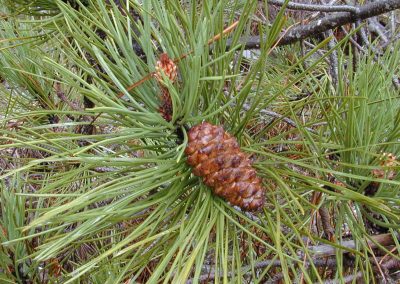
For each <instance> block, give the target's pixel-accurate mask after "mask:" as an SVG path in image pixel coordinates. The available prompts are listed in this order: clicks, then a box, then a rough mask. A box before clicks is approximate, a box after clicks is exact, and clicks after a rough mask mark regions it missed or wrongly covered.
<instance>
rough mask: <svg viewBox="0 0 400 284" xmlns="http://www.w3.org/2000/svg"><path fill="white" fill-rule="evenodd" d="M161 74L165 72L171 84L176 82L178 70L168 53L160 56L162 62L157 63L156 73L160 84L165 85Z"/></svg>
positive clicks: (155, 75)
mask: <svg viewBox="0 0 400 284" xmlns="http://www.w3.org/2000/svg"><path fill="white" fill-rule="evenodd" d="M161 72H164V74H165V75H166V76H167V77H168V78H169V79H170V80H171V82H174V81H175V79H176V76H177V68H176V65H175V63H174V61H173V60H171V59H170V58H169V57H168V55H167V54H166V53H163V54H161V55H160V60H158V61H157V62H156V73H155V74H154V77H156V79H157V80H158V82H159V83H160V84H163V82H162V75H161Z"/></svg>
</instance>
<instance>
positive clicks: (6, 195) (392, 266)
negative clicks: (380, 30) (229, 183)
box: [0, 0, 400, 283]
mask: <svg viewBox="0 0 400 284" xmlns="http://www.w3.org/2000/svg"><path fill="white" fill-rule="evenodd" d="M0 3H1V4H2V5H0V6H1V7H2V8H1V22H0V25H1V27H0V77H1V79H2V82H3V83H2V84H0V123H1V128H0V134H1V135H0V200H1V211H0V226H1V232H0V243H1V247H0V272H1V275H0V277H1V278H0V279H1V281H3V282H4V283H122V282H125V283H136V282H137V283H145V282H146V283H161V282H163V283H186V282H187V283H198V282H206V283H207V282H214V281H215V282H217V283H219V282H223V283H226V282H233V283H246V282H248V283H253V282H254V283H258V282H260V283H265V282H268V281H269V282H275V281H279V280H283V281H285V282H288V283H291V282H302V281H304V282H307V283H312V282H324V281H329V280H332V281H333V280H334V281H338V282H341V283H342V282H345V281H349V280H350V281H351V280H355V279H361V280H363V281H364V282H367V283H369V282H373V281H381V280H388V279H392V278H393V279H395V278H396V277H398V273H397V276H396V273H395V272H396V267H398V266H400V265H399V260H400V258H399V253H400V244H399V239H398V236H399V235H398V234H399V224H400V220H399V218H400V217H399V216H400V202H399V200H400V199H399V197H400V193H399V185H400V181H399V178H398V176H397V170H398V167H399V164H398V162H397V160H396V158H395V157H394V156H397V155H398V154H399V138H400V126H399V125H400V123H399V122H400V121H399V120H400V116H399V90H398V89H396V84H394V82H393V80H394V79H395V78H396V76H398V74H399V71H400V70H399V69H400V68H399V66H400V53H399V50H400V43H399V42H398V41H396V40H393V41H391V42H390V43H387V44H386V45H385V47H384V48H383V47H382V44H381V42H380V41H379V38H376V40H375V41H371V40H373V39H374V38H372V37H371V38H369V40H370V41H371V43H370V44H369V45H364V46H363V47H362V50H361V51H360V50H358V49H357V46H356V44H357V42H356V43H354V42H353V43H351V41H350V40H353V41H354V38H353V37H356V36H355V34H356V32H357V30H349V31H348V32H349V33H348V34H343V33H342V34H340V35H339V34H335V35H334V34H331V35H330V36H329V35H328V36H327V37H322V38H315V39H312V40H310V41H309V42H308V43H307V44H306V45H305V44H304V43H303V44H293V45H290V46H285V47H277V46H276V43H277V41H278V42H279V38H280V33H281V32H282V31H283V30H284V29H285V28H287V27H289V26H290V25H292V24H293V23H295V22H296V21H298V20H297V19H296V17H295V16H293V15H292V14H291V13H288V12H285V10H284V9H280V10H279V11H275V10H271V9H270V6H268V5H267V3H263V2H259V1H239V0H237V1H212V0H210V1H200V2H198V1H177V0H176V1H175V0H173V1H152V0H151V1H143V3H141V2H138V1H114V2H113V1H102V0H86V1H60V0H57V1H47V0H37V1H24V0H18V1H16V0H14V1H6V0H2V1H0ZM234 23H235V24H237V26H235V27H234V28H233V29H232V31H231V32H229V34H226V35H224V36H221V37H220V38H219V39H218V40H216V41H214V42H213V43H211V44H208V41H209V40H210V39H212V38H213V37H214V36H215V35H218V34H220V33H222V31H223V30H224V29H225V28H226V27H228V26H231V25H232V24H234ZM362 28H363V27H362V26H361V27H358V31H359V30H361V29H362ZM396 31H397V32H398V31H399V29H398V28H397V27H396V30H395V31H393V33H394V34H396ZM249 35H257V36H259V38H260V48H259V49H257V50H245V46H244V45H243V44H242V40H243V38H246V36H249ZM360 37H361V36H360ZM377 50H379V52H378V51H377ZM163 52H165V53H167V54H168V55H169V57H170V58H180V57H181V56H182V55H186V56H184V57H183V58H181V60H178V61H177V67H178V70H179V80H178V82H176V83H172V82H169V81H168V80H166V82H165V84H166V86H167V88H168V90H169V92H170V94H171V98H172V102H173V116H172V121H171V122H167V121H165V120H164V119H163V117H162V116H161V114H160V113H159V105H160V95H161V91H160V85H159V84H158V83H157V81H156V80H155V79H154V78H152V77H149V79H148V80H147V81H145V82H143V83H142V84H140V85H139V86H137V87H136V88H133V89H132V90H128V86H130V85H132V84H133V83H135V82H137V81H139V80H140V79H142V78H144V77H146V76H148V74H150V73H151V72H154V70H155V64H156V61H157V60H158V58H159V56H160V54H161V53H163ZM332 56H335V57H334V58H336V59H335V60H336V61H335V62H336V63H337V64H336V66H335V64H333V65H332V61H331V60H332ZM335 67H336V68H337V70H336V75H335V72H333V71H335V70H333V71H332V68H333V69H334V68H335ZM335 76H336V77H335ZM164 79H165V78H164ZM202 121H209V122H211V123H214V124H218V125H223V126H224V128H225V129H226V130H227V131H228V132H230V133H232V134H233V135H235V137H236V138H237V139H238V141H239V142H240V145H241V147H242V149H243V151H245V152H246V153H248V154H249V155H251V157H252V159H253V160H254V167H256V168H257V170H258V174H259V176H260V177H262V178H263V181H264V184H265V187H266V188H267V194H266V195H267V202H266V205H265V207H264V208H263V209H262V210H261V211H260V212H256V213H248V212H243V211H242V210H240V209H239V208H236V207H232V206H230V205H229V204H228V203H226V202H225V201H223V200H222V199H220V198H218V197H216V196H214V195H213V194H212V192H211V191H210V189H209V188H207V187H206V186H205V185H204V184H202V182H201V180H200V179H199V178H198V177H195V176H194V175H192V174H191V169H190V167H189V166H188V165H186V162H185V160H186V157H185V155H184V149H185V147H186V144H187V134H186V132H187V129H188V127H191V126H194V125H196V124H198V123H200V122H202ZM384 153H387V154H384ZM388 263H389V264H388ZM396 265H397V266H396ZM329 283H330V282H329ZM335 283H336V282H335Z"/></svg>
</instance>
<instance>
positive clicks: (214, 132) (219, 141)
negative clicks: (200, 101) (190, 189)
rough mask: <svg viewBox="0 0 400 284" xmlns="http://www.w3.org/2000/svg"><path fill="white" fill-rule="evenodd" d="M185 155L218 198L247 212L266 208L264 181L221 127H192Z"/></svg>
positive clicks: (194, 172) (201, 125)
mask: <svg viewBox="0 0 400 284" xmlns="http://www.w3.org/2000/svg"><path fill="white" fill-rule="evenodd" d="M185 154H186V155H187V156H188V158H187V163H188V164H189V165H190V166H192V167H193V174H195V175H196V176H200V177H202V178H203V181H204V183H205V184H206V185H208V186H209V187H211V188H212V190H213V192H214V193H215V194H216V195H218V196H221V197H223V198H224V199H225V200H227V201H229V202H230V203H231V204H232V205H237V206H239V207H241V208H242V209H244V210H249V211H253V210H257V209H260V208H261V207H262V206H263V205H264V188H263V186H262V183H261V179H260V178H258V177H257V175H256V170H255V169H254V168H253V167H252V166H251V162H250V160H249V158H248V157H247V155H246V154H244V153H243V152H241V151H240V148H239V144H238V142H237V140H236V138H235V137H232V136H231V135H230V134H229V133H227V132H225V131H224V129H223V128H222V127H221V126H216V125H212V124H210V123H208V122H203V123H202V124H198V125H196V126H194V127H192V128H191V129H190V130H189V143H188V145H187V147H186V149H185Z"/></svg>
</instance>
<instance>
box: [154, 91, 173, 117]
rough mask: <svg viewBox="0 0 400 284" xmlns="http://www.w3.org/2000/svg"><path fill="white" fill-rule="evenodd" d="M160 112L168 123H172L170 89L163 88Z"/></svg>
mask: <svg viewBox="0 0 400 284" xmlns="http://www.w3.org/2000/svg"><path fill="white" fill-rule="evenodd" d="M158 111H159V112H160V113H161V115H162V117H163V118H164V119H165V120H166V121H168V122H170V121H171V120H172V111H173V109H172V100H171V96H170V95H169V91H168V89H166V88H164V87H162V88H161V105H160V107H159V108H158Z"/></svg>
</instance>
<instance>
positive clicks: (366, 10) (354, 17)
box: [227, 0, 400, 49]
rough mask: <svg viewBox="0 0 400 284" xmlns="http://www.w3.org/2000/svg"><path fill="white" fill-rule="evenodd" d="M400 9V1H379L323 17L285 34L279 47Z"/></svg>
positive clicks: (252, 39)
mask: <svg viewBox="0 0 400 284" xmlns="http://www.w3.org/2000/svg"><path fill="white" fill-rule="evenodd" d="M270 3H271V4H277V3H280V1H277V0H273V1H272V2H270ZM293 4H294V3H290V5H293ZM303 5H304V4H303ZM311 6H315V5H311ZM316 6H320V7H319V8H320V10H319V11H327V10H329V7H333V8H332V9H333V10H337V9H335V6H326V7H325V8H322V7H323V5H316ZM343 6H345V7H347V8H346V9H348V7H351V6H347V5H343ZM289 7H293V6H289ZM300 7H302V6H299V7H298V8H300ZM327 7H328V9H327ZM305 8H307V7H303V10H307V9H305ZM342 8H343V7H342ZM399 8H400V0H382V1H378V2H372V3H369V4H366V5H363V6H361V7H357V6H354V9H349V10H351V12H338V13H334V14H332V15H328V16H326V17H323V18H322V19H319V20H316V21H313V22H311V23H309V24H307V25H299V26H297V27H295V28H293V29H291V30H289V31H287V32H286V33H284V35H283V36H282V37H278V38H281V39H280V40H279V42H278V43H277V45H278V46H282V45H288V44H292V43H295V42H297V41H300V40H303V39H306V38H308V37H311V36H315V35H318V34H321V33H323V32H326V31H328V30H330V29H334V28H337V27H340V26H343V25H346V24H350V23H355V22H356V21H359V20H365V19H368V18H372V17H375V16H378V15H381V14H384V13H387V12H390V11H394V10H396V9H399ZM308 10H309V9H308ZM333 10H331V11H333ZM240 41H241V42H242V43H243V44H244V45H245V49H258V48H260V42H261V41H260V37H258V36H249V37H246V38H242V39H241V40H240ZM230 42H231V41H230V40H228V41H227V49H229V48H230Z"/></svg>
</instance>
